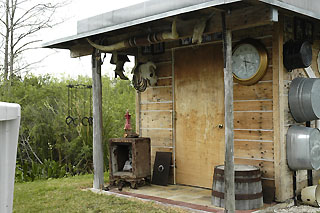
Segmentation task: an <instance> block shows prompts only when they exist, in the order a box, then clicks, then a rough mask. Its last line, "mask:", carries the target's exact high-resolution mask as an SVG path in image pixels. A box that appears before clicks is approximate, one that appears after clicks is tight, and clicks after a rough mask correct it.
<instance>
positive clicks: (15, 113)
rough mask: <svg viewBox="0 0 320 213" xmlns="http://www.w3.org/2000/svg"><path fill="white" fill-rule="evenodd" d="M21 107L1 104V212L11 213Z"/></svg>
mask: <svg viewBox="0 0 320 213" xmlns="http://www.w3.org/2000/svg"><path fill="white" fill-rule="evenodd" d="M20 116H21V112H20V105H19V104H11V103H4V102H0V212H1V213H11V212H12V205H13V189H14V176H15V168H16V157H17V145H18V136H19V126H20Z"/></svg>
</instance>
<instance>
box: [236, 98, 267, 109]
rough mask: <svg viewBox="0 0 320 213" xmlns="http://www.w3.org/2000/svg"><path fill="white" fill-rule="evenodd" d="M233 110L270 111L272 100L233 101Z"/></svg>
mask: <svg viewBox="0 0 320 213" xmlns="http://www.w3.org/2000/svg"><path fill="white" fill-rule="evenodd" d="M233 110H234V111H272V100H270V101H241V102H237V101H235V102H234V103H233Z"/></svg>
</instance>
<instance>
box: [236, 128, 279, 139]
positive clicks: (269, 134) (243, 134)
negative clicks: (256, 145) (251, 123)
mask: <svg viewBox="0 0 320 213" xmlns="http://www.w3.org/2000/svg"><path fill="white" fill-rule="evenodd" d="M234 139H235V140H257V141H273V130H271V131H262V130H237V129H235V130H234Z"/></svg>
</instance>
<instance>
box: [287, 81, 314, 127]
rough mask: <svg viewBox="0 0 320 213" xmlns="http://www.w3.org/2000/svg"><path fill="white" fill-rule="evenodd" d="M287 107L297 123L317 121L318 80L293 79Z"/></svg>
mask: <svg viewBox="0 0 320 213" xmlns="http://www.w3.org/2000/svg"><path fill="white" fill-rule="evenodd" d="M289 107H290V112H291V114H292V116H293V118H294V119H295V120H296V121H297V122H299V123H301V122H305V121H312V120H317V119H319V118H320V79H318V78H295V79H293V81H292V83H291V85H290V90H289Z"/></svg>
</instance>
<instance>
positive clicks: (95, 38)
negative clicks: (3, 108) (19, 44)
mask: <svg viewBox="0 0 320 213" xmlns="http://www.w3.org/2000/svg"><path fill="white" fill-rule="evenodd" d="M319 11H320V4H319V3H318V1H317V0H194V1H187V0H179V1H172V0H162V1H147V2H144V3H141V4H138V5H134V6H130V7H128V8H123V9H120V10H116V11H113V12H108V13H105V14H101V15H98V16H95V17H92V18H88V19H85V20H81V21H79V22H78V28H77V29H78V33H77V35H75V36H71V37H67V38H63V39H59V40H56V41H52V42H48V43H46V44H44V47H47V48H62V49H69V50H70V52H71V57H80V56H85V55H91V54H92V52H93V50H94V47H93V46H95V45H96V46H95V47H96V48H97V49H99V47H101V46H107V48H105V49H104V50H102V52H110V53H111V52H115V51H116V52H117V53H118V54H125V55H133V56H135V58H136V62H137V63H146V62H153V63H154V64H155V65H156V76H157V77H158V80H157V83H156V85H154V86H148V87H147V89H146V90H145V91H144V92H137V96H136V117H137V120H136V122H137V123H136V126H137V132H138V134H139V135H140V136H143V137H150V138H151V151H152V155H151V156H152V160H151V161H152V162H151V164H152V165H153V163H154V159H155V153H156V152H157V151H167V152H172V159H173V163H172V169H171V174H170V175H171V181H172V183H174V184H184V185H190V186H197V187H204V188H211V187H212V177H213V168H214V166H217V165H221V164H224V161H225V121H226V120H225V90H224V72H223V70H224V60H223V58H224V55H223V41H222V37H223V18H222V17H223V16H222V15H221V13H223V14H225V17H226V19H225V25H226V29H227V30H229V31H231V32H232V46H233V48H235V47H237V45H238V44H239V43H241V42H242V43H245V42H248V41H249V40H250V42H251V41H254V42H257V43H259V45H260V46H261V47H262V49H264V50H265V51H266V55H267V60H266V62H267V64H266V71H265V72H263V73H262V74H261V78H257V79H255V81H253V82H249V83H243V82H241V81H239V80H235V81H234V83H233V100H232V101H233V114H234V119H233V122H234V129H233V133H234V139H233V141H234V162H235V163H236V164H249V165H255V166H258V167H260V169H261V171H262V185H263V195H264V198H265V200H269V201H272V200H275V201H280V202H282V201H285V200H287V199H289V198H292V197H293V185H294V184H293V171H291V170H290V169H289V167H288V164H287V155H286V134H287V130H288V128H289V126H290V125H292V124H297V122H296V121H295V120H294V119H293V117H292V115H291V113H290V109H289V107H288V90H289V87H290V83H291V81H292V80H293V79H294V78H296V77H299V76H300V77H312V75H315V76H316V77H319V72H320V70H319V67H320V54H319V50H320V12H319ZM174 28H175V29H176V33H177V34H176V35H171V34H170V33H172V34H174V32H173V31H174V30H175V29H174ZM164 33H166V35H168V34H170V35H171V37H166V36H164V35H163V34H164ZM199 35H200V36H199ZM161 36H162V37H161ZM88 38H89V42H90V43H91V44H90V43H89V42H88V40H87V39H88ZM199 38H201V39H202V41H199ZM197 39H198V40H197ZM247 39H249V40H247ZM289 40H308V41H309V42H310V43H311V44H312V64H311V66H310V67H309V68H308V69H307V71H306V70H305V69H293V70H292V71H291V70H290V72H289V71H288V70H287V69H286V68H285V67H284V64H283V57H284V54H283V46H284V44H285V43H286V42H287V41H289ZM92 45H93V46H92ZM110 46H112V48H111V47H110ZM108 48H109V49H108ZM110 48H111V49H110ZM248 63H249V62H248ZM233 65H235V66H237V65H236V64H235V63H233ZM248 66H249V65H248ZM310 68H311V69H310ZM234 69H235V68H233V70H234ZM98 75H99V73H98ZM246 84H247V85H246ZM248 84H249V85H248ZM94 91H95V90H94ZM94 113H96V114H95V115H96V116H97V115H98V113H99V112H98V111H96V112H95V111H94ZM226 119H228V118H226ZM299 125H305V124H304V123H300V124H299ZM313 125H315V124H314V122H311V126H313ZM313 178H314V180H315V181H317V180H318V178H319V172H317V171H313ZM296 181H297V187H298V190H299V189H301V188H302V187H304V186H306V185H307V171H306V170H300V171H297V172H296Z"/></svg>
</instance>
